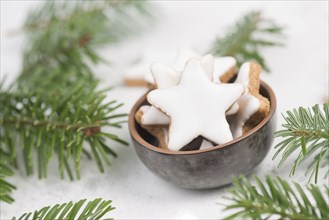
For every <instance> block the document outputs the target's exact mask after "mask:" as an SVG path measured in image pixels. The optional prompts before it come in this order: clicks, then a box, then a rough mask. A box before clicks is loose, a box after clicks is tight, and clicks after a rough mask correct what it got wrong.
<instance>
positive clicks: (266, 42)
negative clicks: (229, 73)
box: [211, 11, 282, 72]
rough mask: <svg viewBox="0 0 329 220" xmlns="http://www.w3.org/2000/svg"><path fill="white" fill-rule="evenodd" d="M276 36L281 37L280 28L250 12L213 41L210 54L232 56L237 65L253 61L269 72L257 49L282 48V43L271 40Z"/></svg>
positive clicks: (258, 14) (254, 12)
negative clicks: (226, 32) (227, 31)
mask: <svg viewBox="0 0 329 220" xmlns="http://www.w3.org/2000/svg"><path fill="white" fill-rule="evenodd" d="M278 36H282V27H280V26H278V25H277V24H275V23H274V22H273V21H271V20H268V19H264V18H263V17H262V15H261V13H260V12H258V11H252V12H249V13H248V14H246V15H245V16H244V17H242V18H241V19H240V20H238V22H237V23H236V24H234V25H233V26H232V27H231V29H230V32H229V33H228V34H226V35H225V36H223V37H219V38H217V39H216V40H215V42H214V43H213V46H212V49H211V53H213V54H214V55H218V56H233V57H235V58H236V59H237V61H238V65H241V64H242V63H243V62H246V61H249V60H254V61H256V62H258V63H259V64H260V65H261V66H262V67H263V68H264V70H266V71H267V72H269V68H268V66H267V64H266V62H265V60H264V58H263V56H262V55H261V54H260V52H259V49H260V48H263V47H273V46H282V43H280V42H279V41H275V40H273V37H278Z"/></svg>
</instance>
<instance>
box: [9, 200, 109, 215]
mask: <svg viewBox="0 0 329 220" xmlns="http://www.w3.org/2000/svg"><path fill="white" fill-rule="evenodd" d="M111 203H112V201H111V200H103V199H94V200H92V201H89V202H88V203H87V204H86V199H82V200H80V201H78V202H76V203H73V202H68V203H63V204H56V205H54V206H46V207H44V208H42V209H40V210H36V211H34V212H29V213H24V214H23V215H21V216H20V217H18V218H16V217H13V218H12V220H16V219H18V220H23V219H24V220H28V219H31V220H42V219H45V220H57V219H79V220H98V219H101V218H103V217H104V216H105V215H106V214H107V213H109V212H110V211H112V210H113V209H115V208H114V207H113V206H112V205H111Z"/></svg>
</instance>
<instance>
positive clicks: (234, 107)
mask: <svg viewBox="0 0 329 220" xmlns="http://www.w3.org/2000/svg"><path fill="white" fill-rule="evenodd" d="M239 108H240V107H239V105H238V103H236V102H235V103H234V104H233V105H232V106H231V108H229V109H228V110H227V111H226V113H225V114H226V115H234V114H236V113H238V111H239Z"/></svg>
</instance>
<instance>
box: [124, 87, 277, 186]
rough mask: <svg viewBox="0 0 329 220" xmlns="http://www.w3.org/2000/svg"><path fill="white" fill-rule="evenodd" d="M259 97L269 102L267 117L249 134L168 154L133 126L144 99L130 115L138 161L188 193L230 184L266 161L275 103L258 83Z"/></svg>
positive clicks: (274, 120) (273, 120)
mask: <svg viewBox="0 0 329 220" xmlns="http://www.w3.org/2000/svg"><path fill="white" fill-rule="evenodd" d="M260 93H261V94H262V95H263V96H265V97H267V98H268V99H269V100H270V102H271V109H270V112H269V114H268V115H267V116H266V117H265V118H264V119H263V120H262V121H261V122H260V123H259V124H258V125H257V126H256V127H255V128H253V129H252V130H251V131H250V132H248V133H246V134H244V135H242V136H241V137H239V138H236V139H234V140H232V141H230V142H228V143H226V144H222V145H217V146H215V147H213V148H207V149H204V150H192V151H169V150H166V149H162V148H159V147H157V146H156V144H157V140H156V139H155V138H154V137H153V136H151V135H150V134H148V133H147V132H146V131H145V130H144V129H143V128H141V127H140V126H139V124H138V123H137V122H136V120H135V118H134V116H135V113H136V111H137V110H138V109H139V107H140V106H141V105H144V104H147V101H146V95H147V94H145V95H143V96H142V97H141V98H140V99H139V100H138V101H137V102H136V104H135V105H134V107H133V108H132V110H131V112H130V114H129V121H128V124H129V130H130V134H131V137H132V141H133V144H134V146H135V150H136V152H137V154H138V156H139V158H140V159H141V160H142V161H143V163H144V164H145V165H146V167H148V168H149V169H150V170H151V171H152V172H153V173H155V174H156V175H158V176H160V177H162V178H163V179H166V180H168V181H170V182H172V183H174V184H176V185H178V186H181V187H183V188H189V189H207V188H215V187H220V186H223V185H226V184H228V183H231V181H232V177H233V176H238V175H248V174H250V173H251V172H252V171H253V170H254V168H255V167H256V166H257V165H258V164H259V163H260V162H261V161H262V160H263V159H264V158H265V156H266V155H267V153H268V151H269V149H270V147H271V145H272V142H273V132H274V129H275V125H276V118H275V109H276V99H275V95H274V93H273V91H272V89H271V88H270V87H269V86H268V85H267V84H266V83H264V82H261V88H260Z"/></svg>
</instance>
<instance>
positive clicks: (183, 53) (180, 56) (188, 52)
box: [145, 48, 200, 84]
mask: <svg viewBox="0 0 329 220" xmlns="http://www.w3.org/2000/svg"><path fill="white" fill-rule="evenodd" d="M192 57H198V58H199V57H200V55H199V54H198V53H197V52H195V51H194V50H192V49H189V48H179V49H178V50H177V52H176V56H175V59H174V60H173V62H172V65H170V66H171V67H172V68H173V69H174V70H176V71H179V72H180V71H182V69H183V68H184V66H185V64H186V62H187V61H188V60H189V59H190V58H192ZM145 81H146V82H148V83H150V84H154V83H155V79H154V76H153V74H152V69H151V72H149V71H148V72H147V73H146V74H145Z"/></svg>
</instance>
